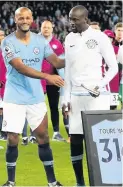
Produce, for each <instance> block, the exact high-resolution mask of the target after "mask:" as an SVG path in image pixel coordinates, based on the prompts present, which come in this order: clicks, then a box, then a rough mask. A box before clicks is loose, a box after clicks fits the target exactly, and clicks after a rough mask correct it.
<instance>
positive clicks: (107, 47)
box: [98, 33, 118, 88]
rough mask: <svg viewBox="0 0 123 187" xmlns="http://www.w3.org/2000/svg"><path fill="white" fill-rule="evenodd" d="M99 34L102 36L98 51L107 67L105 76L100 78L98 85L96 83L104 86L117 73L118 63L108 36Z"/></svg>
mask: <svg viewBox="0 0 123 187" xmlns="http://www.w3.org/2000/svg"><path fill="white" fill-rule="evenodd" d="M101 35H102V36H101V37H100V52H101V54H102V57H103V58H104V60H105V63H106V64H107V65H108V67H109V69H108V71H106V73H105V77H104V78H102V80H101V83H100V85H98V86H99V88H102V87H104V86H106V85H107V84H108V83H109V82H110V81H111V80H112V79H113V78H114V77H115V75H116V74H117V73H118V64H117V60H116V56H115V53H114V49H113V46H112V44H111V42H110V40H109V38H108V37H107V36H106V35H105V34H104V33H101Z"/></svg>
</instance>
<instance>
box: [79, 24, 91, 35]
mask: <svg viewBox="0 0 123 187" xmlns="http://www.w3.org/2000/svg"><path fill="white" fill-rule="evenodd" d="M88 27H89V25H88V24H85V26H84V27H83V28H82V29H81V31H80V32H79V33H80V34H81V33H82V32H84V31H86V30H87V29H88Z"/></svg>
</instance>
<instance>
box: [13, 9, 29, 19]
mask: <svg viewBox="0 0 123 187" xmlns="http://www.w3.org/2000/svg"><path fill="white" fill-rule="evenodd" d="M24 12H27V13H28V14H29V15H30V16H32V11H31V10H30V9H29V8H27V7H20V8H18V9H17V10H16V11H15V17H17V16H18V15H20V14H22V13H24Z"/></svg>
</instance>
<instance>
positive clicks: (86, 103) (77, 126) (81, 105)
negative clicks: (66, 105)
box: [69, 95, 110, 134]
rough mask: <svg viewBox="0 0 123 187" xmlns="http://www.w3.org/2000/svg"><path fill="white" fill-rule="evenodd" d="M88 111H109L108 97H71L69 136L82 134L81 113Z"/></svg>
mask: <svg viewBox="0 0 123 187" xmlns="http://www.w3.org/2000/svg"><path fill="white" fill-rule="evenodd" d="M90 110H110V95H100V96H99V97H97V98H93V97H91V96H74V95H71V111H70V114H69V133H70V134H83V126H82V119H81V111H90Z"/></svg>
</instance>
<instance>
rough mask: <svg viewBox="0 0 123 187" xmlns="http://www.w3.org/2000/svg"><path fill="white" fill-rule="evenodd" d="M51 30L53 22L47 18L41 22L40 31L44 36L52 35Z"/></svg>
mask: <svg viewBox="0 0 123 187" xmlns="http://www.w3.org/2000/svg"><path fill="white" fill-rule="evenodd" d="M52 32H53V24H52V22H51V21H49V20H45V21H44V22H43V23H42V24H41V33H42V35H43V36H44V37H46V38H48V37H50V36H51V35H52Z"/></svg>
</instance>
